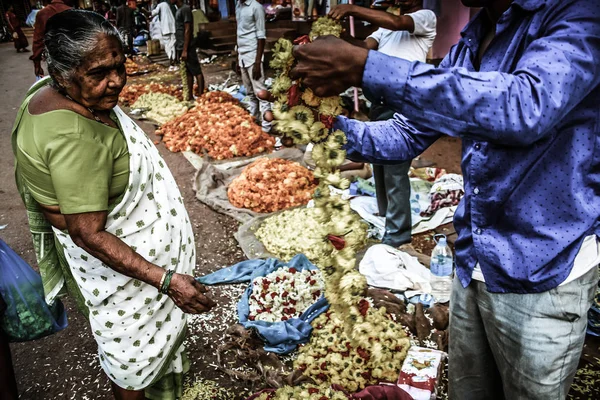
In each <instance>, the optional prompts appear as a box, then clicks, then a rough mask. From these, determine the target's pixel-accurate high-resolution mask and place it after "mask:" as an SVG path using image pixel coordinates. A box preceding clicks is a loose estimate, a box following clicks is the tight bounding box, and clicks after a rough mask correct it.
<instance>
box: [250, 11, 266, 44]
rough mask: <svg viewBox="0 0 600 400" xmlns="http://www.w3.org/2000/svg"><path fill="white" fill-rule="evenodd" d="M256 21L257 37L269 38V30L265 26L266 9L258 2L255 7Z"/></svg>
mask: <svg viewBox="0 0 600 400" xmlns="http://www.w3.org/2000/svg"><path fill="white" fill-rule="evenodd" d="M253 14H254V23H255V24H256V38H257V39H266V38H267V30H266V28H265V10H264V8H263V7H262V6H261V5H260V4H257V6H256V7H254V13H253Z"/></svg>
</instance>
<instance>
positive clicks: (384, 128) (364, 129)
mask: <svg viewBox="0 0 600 400" xmlns="http://www.w3.org/2000/svg"><path fill="white" fill-rule="evenodd" d="M335 128H336V129H340V130H341V131H343V132H344V133H346V137H347V139H348V143H347V144H346V146H345V149H346V158H348V159H350V160H352V161H359V162H369V163H374V164H398V163H401V162H405V161H409V160H412V159H413V158H415V157H416V156H418V155H419V154H421V153H422V152H424V151H425V150H426V149H427V148H428V147H429V146H431V145H432V144H433V142H435V141H436V140H437V139H438V138H439V137H440V136H442V135H441V134H440V133H438V132H436V131H433V130H429V131H424V132H423V131H418V130H417V129H416V128H415V127H414V125H413V124H411V123H410V121H408V120H407V119H406V117H404V116H402V115H400V114H396V115H394V118H393V119H391V120H387V121H377V122H362V121H358V120H354V119H348V118H345V117H338V119H337V121H336V123H335Z"/></svg>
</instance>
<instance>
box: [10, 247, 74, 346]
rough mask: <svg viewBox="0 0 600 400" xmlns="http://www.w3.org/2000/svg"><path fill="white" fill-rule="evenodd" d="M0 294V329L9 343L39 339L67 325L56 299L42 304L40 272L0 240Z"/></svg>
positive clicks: (42, 291)
mask: <svg viewBox="0 0 600 400" xmlns="http://www.w3.org/2000/svg"><path fill="white" fill-rule="evenodd" d="M0 295H1V296H2V299H3V300H4V303H5V304H6V310H5V311H4V313H3V314H2V315H0V329H1V330H2V331H3V332H4V334H5V335H6V336H7V337H8V340H9V341H11V342H25V341H28V340H34V339H39V338H41V337H44V336H48V335H51V334H53V333H56V332H59V331H61V330H63V329H65V328H66V327H67V314H66V313H65V309H64V307H63V304H62V303H61V302H60V300H58V299H56V301H55V302H54V304H52V305H51V306H49V305H48V304H46V301H45V300H44V287H43V285H42V278H41V277H40V275H39V274H37V273H36V272H35V271H34V270H33V269H32V268H31V267H30V266H29V265H28V264H27V263H26V262H25V261H24V260H23V259H22V258H21V257H19V256H18V255H17V253H15V252H14V251H13V250H12V249H11V248H10V247H8V245H7V244H6V243H4V242H3V241H2V240H0Z"/></svg>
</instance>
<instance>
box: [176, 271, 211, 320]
mask: <svg viewBox="0 0 600 400" xmlns="http://www.w3.org/2000/svg"><path fill="white" fill-rule="evenodd" d="M203 293H206V288H205V287H204V285H202V284H201V283H199V282H198V281H197V280H195V279H194V277H192V276H190V275H184V274H174V275H173V278H172V279H171V285H170V286H169V297H170V298H171V299H172V300H173V301H174V302H175V304H176V305H177V307H179V308H181V310H182V311H183V312H185V313H188V314H200V313H203V312H207V311H209V310H210V309H211V308H213V307H214V306H215V302H214V301H212V300H211V299H210V298H208V297H207V296H205V295H204V294H203Z"/></svg>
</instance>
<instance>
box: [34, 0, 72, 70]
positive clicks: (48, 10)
mask: <svg viewBox="0 0 600 400" xmlns="http://www.w3.org/2000/svg"><path fill="white" fill-rule="evenodd" d="M70 8H71V2H70V0H69V1H64V0H53V1H52V2H51V3H50V4H48V5H46V6H45V7H44V8H42V9H41V10H40V11H39V12H38V13H37V14H36V16H35V24H34V25H33V46H32V50H33V52H32V54H31V56H30V57H29V59H30V60H32V61H33V70H34V73H35V76H37V77H42V76H44V69H43V68H42V53H43V52H44V35H45V33H46V22H47V21H48V19H50V17H52V16H53V15H55V14H58V13H60V12H63V11H66V10H68V9H70Z"/></svg>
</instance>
